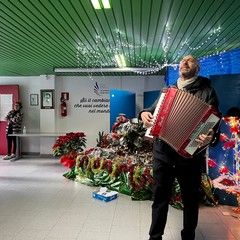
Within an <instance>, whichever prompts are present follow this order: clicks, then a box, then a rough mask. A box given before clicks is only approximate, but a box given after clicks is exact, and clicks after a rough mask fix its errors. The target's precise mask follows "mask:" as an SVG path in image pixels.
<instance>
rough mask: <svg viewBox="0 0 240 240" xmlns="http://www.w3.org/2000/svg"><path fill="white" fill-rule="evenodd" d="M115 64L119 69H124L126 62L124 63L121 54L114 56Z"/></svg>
mask: <svg viewBox="0 0 240 240" xmlns="http://www.w3.org/2000/svg"><path fill="white" fill-rule="evenodd" d="M114 57H115V59H116V62H117V64H118V66H119V67H120V68H121V67H126V61H125V57H124V56H123V54H116V55H115V56H114Z"/></svg>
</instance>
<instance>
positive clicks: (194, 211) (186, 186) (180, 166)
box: [149, 159, 204, 240]
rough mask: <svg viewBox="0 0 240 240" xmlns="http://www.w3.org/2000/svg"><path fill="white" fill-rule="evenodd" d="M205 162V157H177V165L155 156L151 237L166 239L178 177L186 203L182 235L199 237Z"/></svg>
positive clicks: (153, 239) (154, 239) (191, 239)
mask: <svg viewBox="0 0 240 240" xmlns="http://www.w3.org/2000/svg"><path fill="white" fill-rule="evenodd" d="M203 162H204V160H203V159H177V160H176V161H175V163H174V164H173V165H170V164H168V163H166V162H163V161H161V160H159V159H154V162H153V177H154V187H153V204H152V223H151V227H150V231H149V235H150V240H162V235H163V234H164V229H165V225H166V222H167V214H168V206H169V201H170V198H171V193H172V185H173V182H174V180H175V177H176V178H177V180H178V182H179V185H180V188H181V194H182V200H183V204H184V209H183V229H182V231H181V236H182V239H183V240H194V239H195V229H196V227H197V223H198V209H199V200H200V186H201V174H202V166H203Z"/></svg>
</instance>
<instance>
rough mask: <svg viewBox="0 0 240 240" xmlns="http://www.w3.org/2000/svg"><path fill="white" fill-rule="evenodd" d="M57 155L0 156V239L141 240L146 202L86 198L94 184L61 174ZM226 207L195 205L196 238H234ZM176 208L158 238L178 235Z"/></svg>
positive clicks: (238, 228)
mask: <svg viewBox="0 0 240 240" xmlns="http://www.w3.org/2000/svg"><path fill="white" fill-rule="evenodd" d="M67 171H68V169H67V168H65V167H64V166H62V165H60V164H59V161H58V160H57V159H38V158H32V159H31V158H25V159H20V160H18V161H15V162H10V161H6V160H5V161H4V160H2V157H0V240H43V239H45V240H56V239H61V240H63V239H64V240H93V239H94V240H147V239H148V229H149V225H150V215H151V201H132V200H131V199H130V198H129V197H128V196H126V195H122V194H119V197H118V199H116V200H113V201H112V202H108V203H105V202H101V201H99V200H95V199H93V198H92V192H93V191H94V190H96V188H92V187H88V186H85V185H82V184H79V183H75V182H73V181H70V180H67V179H65V178H64V177H63V176H62V174H63V173H65V172H67ZM230 210H231V207H228V206H219V207H217V208H211V207H205V206H203V207H201V209H200V219H199V225H198V228H197V237H196V239H197V240H230V239H231V240H233V239H235V240H236V239H237V240H240V219H239V218H235V217H232V216H224V215H223V212H230ZM181 224H182V211H181V210H176V209H174V208H172V207H170V211H169V218H168V223H167V228H166V232H165V235H164V237H163V239H164V240H180V230H181Z"/></svg>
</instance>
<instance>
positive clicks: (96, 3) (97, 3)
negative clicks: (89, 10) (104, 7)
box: [91, 0, 101, 9]
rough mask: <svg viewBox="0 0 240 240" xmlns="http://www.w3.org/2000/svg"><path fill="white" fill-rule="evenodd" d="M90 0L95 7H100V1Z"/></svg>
mask: <svg viewBox="0 0 240 240" xmlns="http://www.w3.org/2000/svg"><path fill="white" fill-rule="evenodd" d="M91 2H92V5H93V7H94V8H95V9H101V6H100V2H99V1H98V0H91Z"/></svg>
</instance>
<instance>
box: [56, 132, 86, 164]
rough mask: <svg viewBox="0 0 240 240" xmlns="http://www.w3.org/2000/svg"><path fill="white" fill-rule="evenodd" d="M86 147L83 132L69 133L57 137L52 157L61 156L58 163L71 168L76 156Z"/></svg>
mask: <svg viewBox="0 0 240 240" xmlns="http://www.w3.org/2000/svg"><path fill="white" fill-rule="evenodd" d="M85 147H86V136H85V134H84V133H83V132H76V133H74V132H70V133H67V134H66V135H64V136H59V137H58V138H57V141H56V143H55V144H54V145H53V147H52V149H53V155H54V156H61V160H60V163H62V164H64V165H65V166H67V167H69V168H71V167H73V166H74V165H75V160H76V157H77V154H79V153H80V152H82V151H83V148H85Z"/></svg>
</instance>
